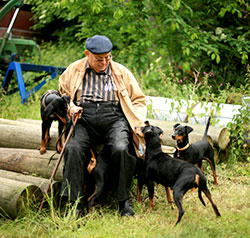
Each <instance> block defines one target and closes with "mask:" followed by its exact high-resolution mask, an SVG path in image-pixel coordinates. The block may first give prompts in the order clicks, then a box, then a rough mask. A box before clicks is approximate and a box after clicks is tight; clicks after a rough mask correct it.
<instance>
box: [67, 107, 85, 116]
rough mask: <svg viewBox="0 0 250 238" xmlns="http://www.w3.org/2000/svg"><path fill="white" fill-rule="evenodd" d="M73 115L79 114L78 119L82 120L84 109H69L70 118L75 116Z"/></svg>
mask: <svg viewBox="0 0 250 238" xmlns="http://www.w3.org/2000/svg"><path fill="white" fill-rule="evenodd" d="M73 114H77V115H78V119H79V118H81V114H82V107H78V106H73V107H71V108H70V109H69V116H70V118H71V117H72V116H73Z"/></svg>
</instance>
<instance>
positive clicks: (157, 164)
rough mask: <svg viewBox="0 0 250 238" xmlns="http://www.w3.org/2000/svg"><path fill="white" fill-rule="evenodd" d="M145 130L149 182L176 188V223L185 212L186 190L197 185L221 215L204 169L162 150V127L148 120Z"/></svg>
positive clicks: (147, 177)
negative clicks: (202, 170)
mask: <svg viewBox="0 0 250 238" xmlns="http://www.w3.org/2000/svg"><path fill="white" fill-rule="evenodd" d="M141 131H142V133H143V135H144V138H145V141H146V155H145V162H146V167H145V176H146V179H147V181H148V182H149V183H152V182H156V183H158V184H162V185H163V186H165V187H171V188H172V189H173V194H174V201H175V204H176V206H177V208H178V216H177V220H176V222H175V223H174V225H176V224H177V223H179V222H180V220H181V218H182V216H183V214H184V210H183V207H182V198H183V196H184V195H185V193H186V192H187V191H188V190H189V189H191V188H193V187H198V195H199V199H200V201H201V202H202V204H203V205H204V206H205V202H204V200H203V198H202V196H201V192H203V193H205V195H206V197H207V198H208V200H209V201H210V202H211V204H212V207H213V210H214V212H215V214H216V216H217V217H218V216H220V213H219V211H218V208H217V206H216V205H215V203H214V202H213V200H212V196H211V193H210V191H209V189H208V187H207V181H206V178H205V176H204V175H203V173H202V172H201V170H200V169H199V168H198V167H196V166H194V165H192V164H191V163H188V162H186V161H183V160H180V159H175V158H172V157H171V156H169V155H168V154H166V153H164V152H162V148H161V138H160V137H161V134H162V133H163V131H162V130H161V129H160V128H159V127H155V126H151V125H149V123H148V122H146V126H145V127H143V128H142V129H141ZM153 190H154V189H152V191H153Z"/></svg>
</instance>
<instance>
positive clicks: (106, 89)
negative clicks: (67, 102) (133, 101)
mask: <svg viewBox="0 0 250 238" xmlns="http://www.w3.org/2000/svg"><path fill="white" fill-rule="evenodd" d="M83 82H84V83H83ZM81 100H82V102H83V103H87V102H117V101H119V100H118V96H117V87H116V85H115V83H114V80H113V77H112V72H111V68H110V65H108V67H107V68H106V70H105V71H103V72H99V73H97V72H95V70H93V69H92V68H91V67H90V66H89V64H88V62H87V66H86V73H85V76H84V78H83V81H82V83H81V85H80V86H79V88H78V90H77V93H76V101H77V105H80V102H81Z"/></svg>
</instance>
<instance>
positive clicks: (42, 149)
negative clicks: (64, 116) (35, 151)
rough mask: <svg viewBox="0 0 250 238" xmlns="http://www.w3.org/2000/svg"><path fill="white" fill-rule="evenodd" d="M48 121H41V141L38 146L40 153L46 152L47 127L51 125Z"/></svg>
mask: <svg viewBox="0 0 250 238" xmlns="http://www.w3.org/2000/svg"><path fill="white" fill-rule="evenodd" d="M51 123H52V122H50V121H43V122H42V141H41V146H40V149H39V150H40V154H44V153H46V146H47V144H48V141H49V128H50V126H51Z"/></svg>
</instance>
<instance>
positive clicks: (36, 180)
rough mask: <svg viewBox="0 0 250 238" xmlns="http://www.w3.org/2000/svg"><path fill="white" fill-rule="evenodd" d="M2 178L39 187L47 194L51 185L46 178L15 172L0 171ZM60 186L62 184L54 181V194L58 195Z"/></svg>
mask: <svg viewBox="0 0 250 238" xmlns="http://www.w3.org/2000/svg"><path fill="white" fill-rule="evenodd" d="M2 178H7V179H12V180H16V181H20V182H24V183H29V184H33V185H36V186H37V187H39V188H40V189H41V191H42V192H43V193H45V192H47V188H48V186H49V185H50V180H49V179H44V178H40V177H35V176H30V175H24V174H22V173H16V172H13V171H7V170H3V169H0V179H2ZM60 184H61V183H60V182H58V181H55V180H53V182H52V184H51V190H53V192H54V193H57V192H58V190H59V188H60Z"/></svg>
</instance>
